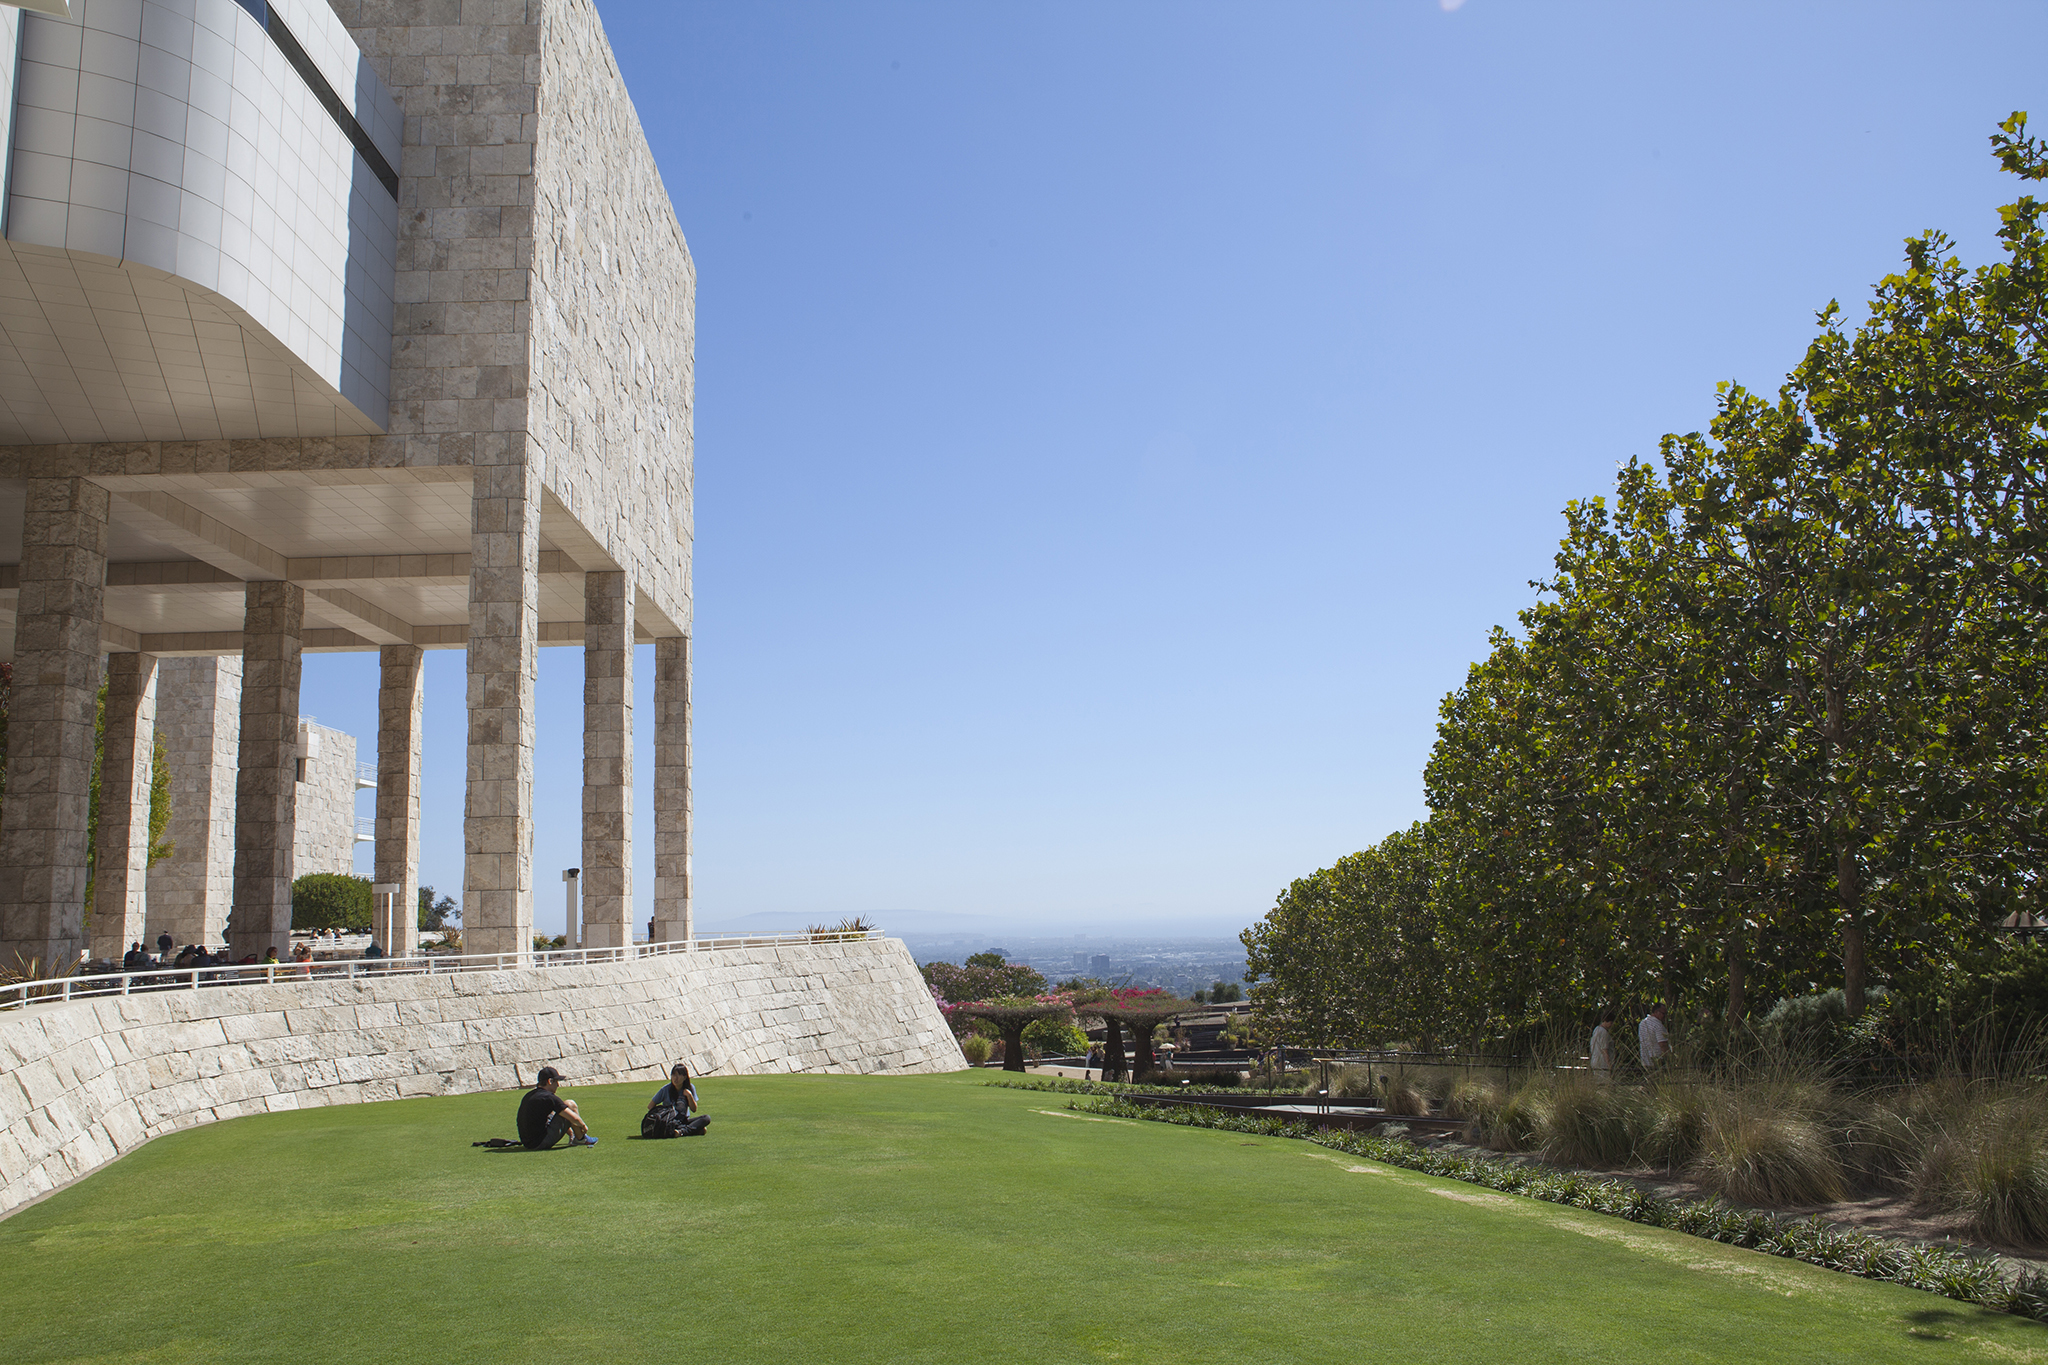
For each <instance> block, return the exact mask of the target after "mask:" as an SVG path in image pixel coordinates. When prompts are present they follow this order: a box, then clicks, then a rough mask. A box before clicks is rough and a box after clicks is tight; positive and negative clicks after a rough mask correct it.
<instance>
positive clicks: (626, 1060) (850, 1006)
mask: <svg viewBox="0 0 2048 1365" xmlns="http://www.w3.org/2000/svg"><path fill="white" fill-rule="evenodd" d="M677 1060H681V1061H684V1062H687V1063H689V1066H690V1069H691V1070H692V1071H693V1072H695V1073H697V1074H699V1075H709V1076H715V1075H747V1074H759V1073H763V1072H790V1071H829V1072H862V1073H865V1072H899V1073H900V1072H929V1071H953V1070H958V1069H959V1068H960V1066H961V1065H962V1063H961V1059H960V1049H959V1047H958V1046H957V1045H956V1044H955V1043H954V1042H953V1038H952V1034H951V1032H950V1031H949V1030H948V1029H947V1027H946V1024H945V1021H944V1019H942V1018H941V1017H940V1015H939V1012H938V1009H937V1007H936V1006H935V1005H934V1004H933V1003H932V997H931V992H930V991H929V990H928V989H926V987H925V984H924V981H923V979H922V978H921V977H920V976H919V975H918V973H917V968H916V965H915V964H914V963H913V962H912V961H911V957H910V954H909V952H908V951H907V950H906V949H905V948H904V946H903V945H902V943H901V942H899V941H896V940H893V939H870V940H866V941H864V942H855V943H832V944H799V945H790V946H783V947H769V948H750V949H730V950H726V951H721V952H703V953H688V954H673V955H669V956H664V957H642V958H638V959H636V960H634V961H631V962H623V963H613V964H607V965H604V966H594V967H564V968H550V969H539V968H526V969H522V970H517V971H504V972H480V973H476V974H473V975H463V976H389V977H363V978H360V979H358V980H356V981H347V980H339V979H320V978H315V979H313V980H311V981H305V982H300V983H296V984H279V985H252V986H235V987H220V988H209V989H205V990H197V991H195V990H168V991H158V992H151V993H148V994H139V995H131V996H125V997H108V998H105V999H101V1000H96V1001H75V1002H72V1003H70V1004H54V1005H38V1006H34V1007H31V1008H29V1009H26V1010H20V1011H13V1012H9V1013H6V1014H0V1211H5V1210H10V1209H14V1208H18V1207H19V1206H20V1205H22V1204H23V1203H25V1202H27V1201H29V1200H31V1199H34V1198H36V1197H38V1196H40V1195H42V1194H45V1193H47V1192H48V1191H50V1190H53V1189H56V1188H58V1187H59V1186H62V1185H65V1184H68V1183H69V1182H71V1181H73V1180H76V1179H77V1178H79V1177H80V1176H82V1175H85V1174H88V1173H89V1172H91V1171H93V1170H94V1169H96V1168H98V1167H99V1166H102V1165H104V1164H106V1163H107V1162H109V1161H111V1160H113V1159H114V1158H115V1157H117V1156H119V1155H121V1154H122V1153H124V1152H128V1151H130V1150H132V1149H134V1148H135V1147H137V1146H139V1145H141V1144H142V1143H144V1142H147V1141H148V1140H149V1139H151V1138H153V1137H156V1136H158V1135H160V1134H163V1133H168V1132H171V1131H173V1130H175V1129H179V1128H187V1127H191V1126H192V1125H194V1124H200V1123H208V1122H212V1121H213V1120H216V1119H228V1118H237V1117H240V1116H242V1115H244V1114H259V1113H263V1112H266V1111H270V1110H278V1109H297V1108H304V1107H306V1106H309V1105H321V1104H353V1103H357V1102H359V1101H366V1100H386V1099H396V1098H399V1097H401V1096H407V1095H439V1094H456V1093H465V1092H471V1091H480V1090H505V1091H511V1090H515V1089H517V1088H520V1087H522V1086H526V1085H531V1084H532V1077H533V1074H534V1072H535V1071H536V1070H538V1069H539V1068H540V1067H541V1066H543V1065H548V1064H553V1065H555V1066H559V1067H561V1068H562V1069H563V1070H564V1071H565V1072H566V1073H567V1074H568V1075H569V1077H570V1078H571V1081H572V1086H573V1085H574V1084H597V1083H602V1082H607V1081H629V1080H643V1081H645V1082H647V1084H648V1085H649V1087H650V1092H651V1087H652V1086H654V1085H655V1084H657V1083H658V1082H659V1081H660V1080H661V1077H662V1073H663V1072H664V1071H665V1070H666V1069H667V1067H668V1065H669V1064H670V1063H671V1062H673V1061H677ZM512 1108H513V1106H512V1096H511V1095H509V1094H508V1095H507V1096H506V1102H505V1129H504V1131H505V1134H506V1135H507V1136H509V1135H510V1134H511V1132H512ZM479 1136H487V1135H482V1134H480V1135H479ZM600 1136H601V1137H606V1136H610V1135H609V1134H604V1133H600Z"/></svg>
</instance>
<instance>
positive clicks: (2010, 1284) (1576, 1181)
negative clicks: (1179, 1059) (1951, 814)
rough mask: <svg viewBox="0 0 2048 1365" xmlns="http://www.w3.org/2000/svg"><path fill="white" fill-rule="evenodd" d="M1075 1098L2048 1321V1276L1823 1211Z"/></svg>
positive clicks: (1384, 1140)
mask: <svg viewBox="0 0 2048 1365" xmlns="http://www.w3.org/2000/svg"><path fill="white" fill-rule="evenodd" d="M1067 1107H1068V1108H1069V1109H1073V1110H1075V1111H1077V1112H1082V1113H1088V1114H1098V1115H1103V1116H1107V1117H1113V1118H1124V1119H1146V1120H1150V1121H1152V1122H1155V1123H1172V1124H1179V1125H1181V1126H1183V1127H1188V1128H1216V1129H1222V1130H1224V1131H1226V1132H1233V1133H1247V1134H1255V1135H1258V1136H1261V1137H1276V1138H1293V1139H1298V1140H1300V1141H1303V1142H1311V1143H1314V1144H1316V1145H1317V1146H1320V1147H1328V1148H1331V1149H1333V1150H1335V1151H1340V1152H1345V1153H1348V1154H1349V1155H1352V1156H1359V1157H1365V1158H1367V1159H1368V1160H1372V1161H1378V1162H1382V1163H1384V1164H1386V1165H1389V1166H1399V1167H1402V1168H1404V1169H1406V1170H1411V1171H1420V1172H1422V1173H1423V1174H1424V1175H1432V1176H1437V1177H1439V1178H1441V1179H1445V1180H1462V1181H1465V1182H1466V1183H1468V1184H1473V1185H1480V1186H1483V1187H1485V1188H1486V1189H1489V1190H1498V1191H1500V1192H1501V1193H1503V1194H1520V1195H1527V1196H1528V1197H1529V1198H1531V1199H1541V1200H1545V1201H1547V1202H1549V1203H1553V1204H1564V1205H1568V1206H1570V1207H1573V1208H1581V1209H1587V1210H1590V1211H1592V1212H1594V1213H1605V1214H1609V1215H1612V1216H1613V1217H1616V1218H1625V1219H1627V1220H1628V1221H1629V1222H1632V1223H1644V1224H1648V1225H1649V1226H1651V1227H1659V1228H1668V1229H1670V1230H1671V1231H1673V1232H1683V1233H1687V1234H1689V1235H1691V1236H1694V1237H1704V1238H1707V1239H1708V1240H1710V1241H1715V1242H1724V1243H1727V1244H1728V1245H1730V1246H1738V1247H1745V1248H1748V1249H1750V1250H1754V1251H1761V1252H1763V1253H1765V1254H1766V1255H1770V1256H1783V1257H1786V1258H1788V1259H1791V1260H1797V1261H1804V1262H1806V1263H1807V1264H1809V1265H1816V1266H1820V1267H1821V1268H1823V1269H1826V1270H1838V1271H1841V1272H1843V1273H1844V1274H1848V1275H1860V1276H1862V1277H1863V1278H1865V1279H1870V1280H1883V1281H1886V1282H1887V1283H1890V1284H1898V1285H1905V1286H1906V1287H1908V1288H1911V1289H1923V1290H1926V1291H1928V1292H1929V1293H1934V1294H1940V1295H1943V1296H1944V1297H1947V1298H1951V1299H1957V1300H1960V1301H1961V1302H1964V1303H1974V1304H1981V1305H1982V1306H1984V1307H1986V1308H1993V1309H1997V1310H1999V1311H2001V1312H2006V1313H2016V1314H2019V1315H2020V1316H2022V1317H2028V1318H2033V1319H2034V1320H2036V1321H2048V1275H2044V1274H2042V1273H2041V1272H2040V1271H2037V1270H2034V1269H2033V1268H2031V1267H2028V1266H2022V1265H2017V1264H2015V1263H2013V1262H2009V1261H2006V1260H2003V1259H2001V1258H2000V1257H1997V1256H1991V1255H1984V1254H1980V1253H1975V1252H1971V1251H1968V1250H1966V1249H1964V1248H1961V1247H1956V1246H1942V1245H1930V1244H1925V1243H1905V1242H1898V1241H1893V1240H1890V1239H1888V1238H1884V1237H1878V1236H1875V1235H1873V1234H1871V1233H1867V1232H1858V1231H1854V1230H1850V1229H1844V1228H1837V1227H1833V1226H1830V1225H1829V1224H1828V1223H1826V1222H1824V1221H1823V1220H1821V1219H1820V1218H1819V1217H1817V1216H1816V1217H1813V1218H1807V1219H1790V1218H1784V1217H1781V1216H1779V1215H1777V1214H1773V1213H1765V1212H1763V1211H1761V1210H1757V1209H1742V1208H1736V1207H1734V1206H1733V1205H1730V1204H1725V1203H1722V1202H1721V1201H1719V1200H1698V1199H1662V1198H1659V1197H1657V1196H1656V1195H1653V1194H1651V1193H1650V1192H1649V1191H1647V1190H1644V1189H1642V1188H1641V1187H1639V1186H1636V1185H1632V1184H1630V1183H1628V1182H1627V1181H1622V1180H1608V1179H1603V1178H1601V1177H1598V1176H1588V1175H1584V1174H1581V1173H1579V1172H1576V1171H1553V1170H1546V1169H1543V1168H1540V1167H1530V1166H1526V1165H1524V1164H1522V1163H1520V1162H1514V1161H1508V1160H1504V1159H1502V1158H1500V1157H1490V1156H1484V1155H1478V1154H1471V1153H1464V1152H1446V1151H1436V1150H1432V1149H1430V1148H1427V1147H1423V1146H1419V1145H1418V1144H1416V1143H1413V1142H1408V1141H1405V1140H1403V1139H1401V1138H1395V1137H1375V1136H1372V1135H1371V1134H1367V1133H1349V1132H1340V1131H1336V1130H1332V1129H1319V1128H1315V1127H1312V1126H1311V1125H1309V1124H1306V1123H1287V1122H1283V1121H1281V1120H1279V1119H1271V1118H1256V1117H1251V1116H1248V1115H1243V1114H1235V1113H1231V1112H1229V1111H1227V1110H1222V1109H1210V1108H1203V1107H1200V1106H1189V1107H1187V1108H1176V1109H1159V1108H1154V1107H1151V1106H1148V1105H1142V1104H1135V1103H1132V1102H1131V1101H1130V1100H1127V1099H1122V1098H1118V1097H1114V1096H1100V1097H1096V1098H1092V1099H1085V1100H1073V1101H1070V1102H1069V1103H1068V1106H1067Z"/></svg>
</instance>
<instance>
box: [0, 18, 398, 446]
mask: <svg viewBox="0 0 2048 1365" xmlns="http://www.w3.org/2000/svg"><path fill="white" fill-rule="evenodd" d="M265 10H269V11H274V12H275V15H276V18H277V19H278V20H281V21H282V22H283V23H284V25H286V26H287V27H288V33H289V36H290V38H291V39H295V40H296V42H297V43H298V45H299V47H300V48H301V49H302V50H303V52H304V54H305V57H306V59H307V61H308V62H309V64H310V66H311V67H312V68H313V70H314V71H315V72H316V73H317V76H318V78H320V79H323V80H324V81H325V82H326V83H327V85H328V86H329V87H330V89H331V91H332V92H333V94H334V95H335V96H336V97H338V100H339V103H340V104H341V105H342V106H343V107H344V108H345V109H346V110H347V112H348V113H349V114H351V115H352V116H353V117H354V119H355V120H356V121H357V123H358V125H359V126H360V128H361V129H362V131H363V132H364V133H365V134H367V135H368V139H369V140H370V142H371V143H372V144H373V145H374V147H375V149H376V150H377V151H379V152H380V153H381V154H382V156H383V158H384V159H385V161H386V163H387V167H388V166H395V165H396V164H397V162H398V161H399V159H400V140H401V137H400V135H401V132H402V129H403V120H402V117H401V114H400V110H399V106H398V103H397V101H396V100H395V99H394V98H393V96H392V95H391V92H390V91H389V90H387V89H386V88H385V87H384V85H383V83H382V82H381V81H380V80H378V78H377V76H376V73H375V72H374V71H373V70H372V69H371V68H370V66H369V63H368V61H367V60H366V59H365V58H364V57H363V55H362V53H361V52H360V50H359V49H358V48H357V47H356V44H355V43H354V41H353V40H352V39H351V38H350V37H349V35H348V32H347V30H346V29H344V28H343V27H342V26H341V24H340V22H339V21H338V20H337V19H336V18H335V17H334V14H333V12H332V10H331V9H330V8H329V7H328V6H327V5H326V4H325V3H324V0H269V4H268V5H267V6H266V5H263V4H259V3H252V4H251V5H250V6H249V7H248V8H244V7H243V6H242V5H240V4H238V3H236V0H74V4H73V15H72V17H71V18H69V19H62V18H55V17H52V16H48V15H42V14H25V15H23V16H22V17H21V19H20V25H19V32H20V38H19V68H18V70H19V75H18V78H17V81H16V90H15V97H14V109H13V115H14V117H13V127H12V138H11V153H12V154H11V162H10V169H9V176H8V185H7V200H6V203H7V216H6V225H5V226H6V248H5V250H4V252H0V442H22V443H36V444H44V443H53V442H82V441H122V440H210V439H212V440H217V439H226V438H235V437H258V436H300V437H304V436H341V435H370V434H374V433H377V432H381V431H383V430H384V429H385V428H386V426H387V423H388V420H389V406H390V373H391V336H392V315H393V303H392V279H393V272H394V268H395V259H396V241H397V229H398V203H397V200H396V198H395V197H394V195H393V194H392V192H391V191H390V190H389V189H388V188H387V187H386V185H385V183H384V182H383V181H382V180H381V179H380V178H379V175H378V173H377V171H376V170H374V169H373V168H372V167H371V166H370V164H369V163H368V162H366V161H365V160H364V158H363V156H362V155H361V154H360V153H359V152H358V151H357V150H356V147H355V146H354V145H352V143H351V141H350V138H349V135H348V133H347V132H346V131H345V130H344V129H343V127H342V126H341V125H340V123H338V122H337V119H336V117H335V115H334V114H333V113H332V112H331V111H330V109H329V108H328V107H327V106H326V105H325V104H323V102H322V100H321V97H320V92H319V91H317V90H316V89H315V88H314V87H313V86H312V85H311V84H309V82H308V79H307V77H306V75H305V74H302V72H301V71H300V70H298V69H296V68H295V67H294V65H293V63H292V61H291V60H290V59H289V58H288V56H287V54H286V52H285V50H284V49H283V48H282V47H281V46H280V40H279V39H276V38H274V37H273V36H272V34H271V33H270V32H267V31H266V27H265V24H264V22H263V21H262V20H261V19H259V17H258V13H261V12H264V11H265ZM252 11H255V12H252ZM386 173H387V174H388V170H387V172H386Z"/></svg>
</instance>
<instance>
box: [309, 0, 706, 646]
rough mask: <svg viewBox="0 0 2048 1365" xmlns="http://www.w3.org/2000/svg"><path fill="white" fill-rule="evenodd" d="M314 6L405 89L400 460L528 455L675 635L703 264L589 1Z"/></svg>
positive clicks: (397, 409) (680, 620) (395, 86)
mask: <svg viewBox="0 0 2048 1365" xmlns="http://www.w3.org/2000/svg"><path fill="white" fill-rule="evenodd" d="M328 3H329V4H330V5H331V6H332V7H333V9H334V12H335V14H336V15H338V16H339V17H340V19H341V21H342V22H343V23H344V24H345V25H347V26H348V29H349V32H350V33H351V34H352V35H353V36H354V38H355V40H356V41H357V42H358V43H359V44H361V46H362V49H363V51H364V52H365V53H367V54H368V55H369V57H370V59H371V61H372V62H373V64H374V65H375V66H376V68H377V71H378V74H379V75H381V76H382V77H383V79H384V82H385V84H386V85H388V86H389V87H390V88H391V89H392V90H394V91H395V92H397V94H398V96H399V99H400V101H401V103H402V104H403V105H404V107H405V133H404V141H405V147H404V159H403V161H402V163H401V164H400V166H399V168H398V169H399V176H400V185H399V208H400V216H399V243H398V267H397V277H396V278H397V286H396V297H397V300H398V308H397V324H396V328H395V331H396V333H397V337H396V341H395V345H394V349H393V355H392V373H391V384H392V414H391V417H392V421H391V427H390V431H391V433H392V436H393V438H394V439H395V440H397V441H402V443H403V449H404V455H403V463H405V464H408V465H415V466H424V465H472V464H478V465H480V464H486V463H497V462H502V461H507V460H523V459H528V458H532V459H535V460H537V461H539V462H540V463H541V464H542V465H543V466H544V480H545V484H546V487H547V491H548V493H549V494H550V495H551V496H552V497H553V498H554V499H555V500H556V501H558V502H559V503H560V504H561V505H562V506H563V507H564V508H566V509H568V511H570V512H571V513H572V514H573V517H574V520H575V522H576V523H580V532H579V534H582V533H587V534H588V536H589V537H590V540H589V541H588V542H587V543H580V542H570V543H564V544H563V545H562V546H561V548H562V549H564V550H566V551H568V552H569V553H570V555H571V557H572V558H574V559H575V560H576V562H577V563H579V564H581V565H582V566H583V567H584V568H586V569H591V568H627V569H630V570H632V571H633V573H634V577H635V581H636V584H637V586H638V589H639V591H640V592H641V593H642V594H644V595H645V597H646V598H647V600H648V602H649V603H651V604H652V606H653V607H654V608H655V609H656V610H657V611H659V612H660V613H661V614H662V616H664V617H665V618H666V626H667V628H668V629H672V630H674V631H678V632H687V631H688V630H689V628H690V543H691V535H692V523H691V510H690V509H691V497H692V492H693V487H692V478H691V463H690V461H691V401H692V396H693V392H694V385H695V371H694V368H693V364H692V354H693V347H694V342H695V323H694V317H695V312H694V310H695V306H696V269H695V267H694V265H692V263H691V261H690V254H689V248H688V246H687V245H686V243H685V242H684V239H683V233H682V229H681V227H680V226H678V224H677V223H676V219H675V211H674V209H673V207H671V205H670V202H669V197H668V191H667V189H666V187H665V186H664V185H663V184H662V181H661V175H660V172H659V171H658V170H657V169H656V168H655V164H654V156H653V153H652V152H651V151H649V149H648V146H647V138H646V134H645V133H644V131H643V130H642V129H641V126H640V121H639V116H638V115H637V114H636V113H635V112H634V110H633V104H632V100H631V98H630V96H629V95H628V94H627V92H626V86H625V82H624V80H623V79H621V77H620V75H619V71H618V65H617V63H616V62H614V61H613V59H612V53H611V45H610V43H609V42H608V41H607V40H606V38H605V35H604V27H603V24H602V23H601V22H600V21H599V18H598V14H597V8H596V6H595V5H594V4H593V3H592V0H328ZM563 529H564V530H565V531H566V530H568V527H566V526H565V527H564V528H563ZM600 560H602V561H608V562H598V561H600Z"/></svg>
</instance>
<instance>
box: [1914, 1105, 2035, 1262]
mask: <svg viewBox="0 0 2048 1365" xmlns="http://www.w3.org/2000/svg"><path fill="white" fill-rule="evenodd" d="M1946 1107H1947V1109H1948V1112H1947V1113H1946V1114H1945V1115H1944V1116H1943V1117H1942V1120H1941V1121H1940V1123H1939V1127H1938V1130H1937V1132H1936V1133H1935V1134H1934V1135H1933V1137H1932V1139H1931V1140H1930V1141H1929V1143H1928V1144H1927V1147H1926V1151H1925V1155H1924V1156H1923V1157H1922V1159H1921V1163H1920V1169H1919V1170H1918V1171H1917V1172H1916V1173H1915V1174H1916V1179H1915V1193H1916V1194H1917V1195H1918V1197H1919V1201H1920V1203H1921V1204H1922V1205H1923V1206H1925V1207H1928V1208H1932V1209H1936V1210H1940V1211H1943V1212H1948V1213H1955V1214H1960V1215H1962V1217H1963V1219H1964V1221H1965V1222H1966V1224H1967V1226H1968V1227H1969V1229H1970V1230H1971V1231H1972V1232H1974V1233H1976V1234H1977V1235H1979V1236H1981V1237H1985V1238H1989V1239H1991V1240H1993V1241H2000V1242H2007V1243H2011V1244H2014V1245H2019V1246H2043V1245H2048V1094H2044V1093H2043V1092H2042V1091H2041V1090H2040V1089H2039V1088H2038V1087H2035V1086H2017V1085H2011V1086H1985V1087H1982V1088H1979V1089H1977V1090H1975V1091H1974V1092H1969V1091H1965V1092H1962V1093H1959V1094H1956V1095H1954V1096H1953V1098H1951V1099H1950V1101H1949V1103H1948V1105H1947V1106H1946Z"/></svg>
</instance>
